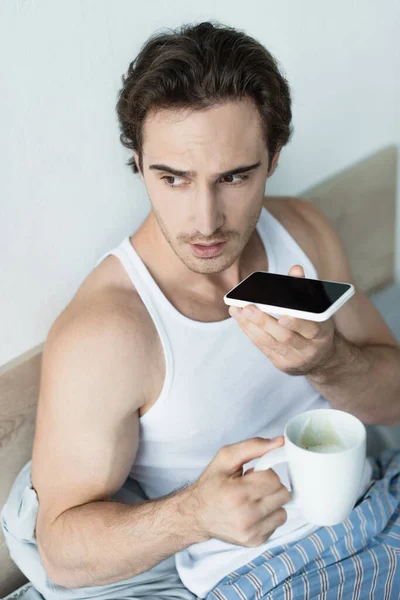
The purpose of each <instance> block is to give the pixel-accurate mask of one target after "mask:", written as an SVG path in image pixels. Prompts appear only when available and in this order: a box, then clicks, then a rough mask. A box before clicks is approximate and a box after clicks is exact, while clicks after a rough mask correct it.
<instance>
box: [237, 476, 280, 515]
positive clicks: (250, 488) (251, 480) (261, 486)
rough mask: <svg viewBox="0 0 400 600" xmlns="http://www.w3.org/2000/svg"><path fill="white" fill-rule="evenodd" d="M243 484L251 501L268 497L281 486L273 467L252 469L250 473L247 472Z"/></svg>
mask: <svg viewBox="0 0 400 600" xmlns="http://www.w3.org/2000/svg"><path fill="white" fill-rule="evenodd" d="M246 475H247V472H246ZM243 485H244V486H245V488H246V491H247V493H248V494H249V497H250V498H251V500H252V501H253V502H258V501H260V500H263V499H264V498H267V497H270V496H272V495H274V494H276V493H277V492H279V491H280V490H281V488H282V482H281V480H280V479H279V477H278V475H277V474H276V473H275V471H274V470H273V469H266V470H265V471H254V470H253V472H252V473H248V475H247V476H246V481H244V482H243ZM274 508H275V507H274Z"/></svg>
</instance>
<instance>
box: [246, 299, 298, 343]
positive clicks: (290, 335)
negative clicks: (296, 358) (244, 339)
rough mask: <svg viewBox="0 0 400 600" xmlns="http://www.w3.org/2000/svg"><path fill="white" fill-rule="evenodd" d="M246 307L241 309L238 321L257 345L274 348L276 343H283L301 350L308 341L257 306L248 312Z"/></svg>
mask: <svg viewBox="0 0 400 600" xmlns="http://www.w3.org/2000/svg"><path fill="white" fill-rule="evenodd" d="M247 308H248V307H246V308H245V309H243V313H242V315H241V316H240V317H239V319H238V323H239V325H240V326H241V328H242V329H243V331H244V332H245V333H247V335H249V337H250V338H251V340H252V341H253V342H254V343H255V344H257V345H263V346H266V347H270V348H271V349H273V350H276V344H283V345H285V346H288V347H290V348H294V349H295V350H303V349H304V348H305V347H306V346H308V341H307V340H306V339H305V338H304V337H303V336H301V335H300V334H299V333H297V332H296V331H291V330H290V329H288V328H287V327H284V326H283V325H281V324H280V323H279V322H278V321H277V320H276V319H274V317H271V316H270V315H267V314H265V313H263V312H262V311H261V310H259V309H258V308H257V307H254V308H255V310H254V311H252V312H251V313H250V311H247V312H245V311H246V310H247Z"/></svg>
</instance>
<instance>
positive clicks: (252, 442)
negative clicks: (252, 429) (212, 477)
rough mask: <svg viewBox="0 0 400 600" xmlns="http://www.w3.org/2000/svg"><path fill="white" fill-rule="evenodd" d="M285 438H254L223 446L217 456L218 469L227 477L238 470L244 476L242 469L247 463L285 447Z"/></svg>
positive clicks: (281, 436)
mask: <svg viewBox="0 0 400 600" xmlns="http://www.w3.org/2000/svg"><path fill="white" fill-rule="evenodd" d="M284 441H285V438H284V437H283V435H280V436H278V437H276V438H273V439H271V440H270V439H268V438H267V439H266V438H262V437H254V438H250V439H249V440H243V441H242V442H237V443H236V444H229V445H228V446H223V447H222V448H221V449H220V450H219V452H218V454H217V457H216V458H217V461H216V462H217V464H216V466H217V468H218V469H219V470H220V471H223V472H224V473H226V474H227V475H233V474H234V473H236V472H237V471H238V470H240V474H242V467H243V465H244V464H245V463H247V462H250V461H251V460H253V459H254V458H260V457H261V456H263V455H264V454H265V453H266V452H269V451H270V450H274V449H275V448H279V446H283V444H284Z"/></svg>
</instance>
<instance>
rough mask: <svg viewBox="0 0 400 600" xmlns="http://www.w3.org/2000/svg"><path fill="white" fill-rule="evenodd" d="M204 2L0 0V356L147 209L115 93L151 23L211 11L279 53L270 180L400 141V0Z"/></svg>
mask: <svg viewBox="0 0 400 600" xmlns="http://www.w3.org/2000/svg"><path fill="white" fill-rule="evenodd" d="M198 5H199V8H195V7H194V6H193V5H192V3H189V2H187V1H186V0H174V1H172V2H171V0H170V1H169V2H163V1H161V0H159V1H155V0H152V1H151V0H150V1H149V2H147V3H144V4H142V3H139V2H135V1H134V0H118V1H114V2H112V1H110V0H36V1H33V0H3V1H2V2H1V3H0V77H1V79H0V81H1V93H0V132H1V137H0V139H1V142H0V169H1V176H0V252H1V253H0V285H1V287H0V365H2V364H4V363H6V362H8V361H9V360H11V359H13V358H14V357H16V356H18V355H19V354H21V353H23V352H25V351H26V350H28V349H30V348H31V347H32V346H35V345H37V344H39V343H41V342H42V341H43V340H44V339H45V337H46V335H47V331H48V329H49V327H50V325H51V323H52V322H53V321H54V319H55V318H56V316H57V315H58V314H59V313H60V312H61V310H63V308H64V307H65V305H66V304H67V303H68V302H69V300H70V299H71V297H72V296H73V295H74V293H75V291H76V289H77V287H78V286H79V285H80V283H81V282H82V281H83V279H84V278H85V277H86V275H87V274H88V272H89V271H90V270H91V269H92V268H93V266H94V263H95V261H96V260H97V259H98V258H99V257H100V255H101V254H102V253H103V252H105V251H106V250H108V249H110V248H112V247H114V246H115V245H117V244H118V243H119V241H120V240H121V239H122V237H123V236H125V235H128V234H131V233H132V232H133V231H134V230H135V229H136V228H137V227H138V226H139V225H140V223H141V222H142V220H143V218H144V217H145V215H146V214H147V211H148V208H149V203H148V200H147V198H146V195H145V190H144V188H143V187H142V185H141V183H140V179H139V178H138V177H134V176H133V175H132V174H131V173H130V171H129V170H128V168H127V167H126V166H125V165H124V162H125V160H126V158H127V151H126V150H125V149H124V148H123V147H122V146H121V145H120V142H119V139H118V134H119V132H118V128H117V122H116V116H115V111H114V106H115V101H116V94H117V90H118V89H119V87H120V77H121V74H122V73H123V72H125V70H126V69H127V66H128V64H129V62H130V60H132V58H133V57H134V56H135V55H136V53H137V52H138V50H139V48H140V46H141V45H142V44H143V43H144V41H145V40H146V39H147V37H148V36H149V35H150V34H151V33H152V32H153V31H154V30H156V29H159V28H163V27H175V26H178V25H180V24H181V23H183V22H188V21H190V22H196V21H199V20H207V19H217V20H220V21H222V22H225V23H227V24H230V25H233V26H236V27H239V28H242V29H244V30H245V31H246V32H247V33H249V34H250V35H252V36H254V37H256V38H258V39H259V40H260V41H261V42H262V43H264V44H265V45H266V47H267V48H268V49H269V50H270V51H272V53H274V54H275V55H276V56H277V57H278V58H279V60H280V62H281V63H282V65H283V67H284V70H285V72H286V75H287V77H288V78H289V81H290V83H291V86H292V90H293V100H294V124H295V135H294V138H293V141H292V143H291V144H290V146H289V147H288V148H287V149H286V150H285V151H284V152H283V153H282V158H281V161H280V166H279V169H278V171H277V173H276V175H275V176H274V178H273V179H272V180H270V183H269V187H268V186H267V191H269V192H270V193H278V194H298V193H301V191H302V190H304V189H305V188H307V187H309V186H311V185H313V184H315V183H317V182H318V181H320V180H322V179H324V178H326V177H328V176H329V175H331V174H333V173H335V172H336V171H338V170H340V169H342V168H343V167H346V166H347V165H349V164H350V163H352V162H354V161H356V160H358V159H360V158H363V157H364V156H366V155H368V154H370V153H372V152H375V151H376V150H378V149H379V148H380V147H383V146H385V145H387V144H389V143H399V142H400V118H399V117H400V114H399V113H400V109H399V106H400V93H399V74H400V68H399V67H400V63H399V60H400V59H399V57H400V41H399V40H400V36H399V31H400V14H399V3H398V0H383V1H382V0H380V1H379V2H378V1H377V0H358V1H352V2H350V1H349V0H335V2H334V3H333V2H329V3H328V2H321V1H320V0H302V2H298V1H297V0H279V2H276V0H273V1H272V0H252V1H251V0H247V2H245V3H243V2H242V1H241V0H229V1H228V0H220V1H219V2H218V3H217V2H215V0H202V2H200V3H198ZM396 55H397V56H396ZM398 238H399V255H400V232H399V236H398ZM398 271H399V276H400V264H399V267H398Z"/></svg>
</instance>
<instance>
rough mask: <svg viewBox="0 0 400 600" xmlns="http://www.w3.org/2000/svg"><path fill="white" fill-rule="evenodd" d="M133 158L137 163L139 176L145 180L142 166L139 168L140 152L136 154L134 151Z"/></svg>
mask: <svg viewBox="0 0 400 600" xmlns="http://www.w3.org/2000/svg"><path fill="white" fill-rule="evenodd" d="M133 156H134V157H135V163H136V167H137V169H138V171H139V175H140V177H141V178H142V179H143V173H142V171H141V170H140V166H139V154H138V152H135V150H134V151H133ZM143 181H144V179H143Z"/></svg>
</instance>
